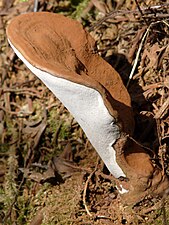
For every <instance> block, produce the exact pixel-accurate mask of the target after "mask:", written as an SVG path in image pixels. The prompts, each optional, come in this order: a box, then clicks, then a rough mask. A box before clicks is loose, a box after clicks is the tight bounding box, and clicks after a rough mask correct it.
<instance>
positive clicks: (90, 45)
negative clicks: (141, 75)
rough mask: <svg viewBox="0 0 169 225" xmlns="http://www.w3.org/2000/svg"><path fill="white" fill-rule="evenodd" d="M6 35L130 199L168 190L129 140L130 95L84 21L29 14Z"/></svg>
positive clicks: (155, 168) (164, 180)
mask: <svg viewBox="0 0 169 225" xmlns="http://www.w3.org/2000/svg"><path fill="white" fill-rule="evenodd" d="M7 36H8V40H9V43H10V45H11V47H12V48H13V50H14V51H15V53H16V54H17V56H18V57H19V58H20V59H21V60H22V61H23V62H24V63H25V65H26V66H27V67H28V68H29V69H30V70H31V71H32V72H33V73H34V74H35V75H36V76H37V77H38V78H39V79H40V80H42V81H43V82H44V83H45V85H46V86H47V87H48V88H49V89H50V90H51V91H52V92H53V93H54V94H55V96H56V97H57V98H58V99H59V100H60V101H61V102H62V103H63V104H64V105H65V107H66V108H67V109H68V110H69V111H70V113H71V114H72V115H73V116H74V118H75V119H76V121H77V122H78V123H79V124H80V126H81V127H82V129H83V130H84V132H85V134H86V136H87V137H88V139H89V140H90V142H91V144H92V145H93V146H94V148H95V149H96V151H97V152H98V154H99V155H100V157H101V158H102V160H103V162H104V163H105V165H106V166H107V168H108V170H109V171H110V173H111V174H112V175H113V176H114V177H115V178H116V181H117V188H118V190H119V192H120V193H121V194H123V196H125V199H126V201H127V202H135V201H137V200H139V199H140V198H142V197H143V196H145V195H146V194H148V193H150V192H154V193H155V194H160V193H163V191H164V190H165V189H166V188H167V187H168V179H167V177H166V176H165V175H164V174H163V172H162V170H161V169H160V168H159V167H158V166H157V165H153V163H152V162H151V158H150V155H149V154H148V153H147V152H146V151H145V150H144V148H143V147H141V146H140V145H139V144H137V143H136V142H135V141H133V139H132V138H130V137H131V136H132V134H133V130H134V120H133V113H132V109H131V101H130V96H129V94H128V92H127V90H126V88H125V86H124V85H123V82H122V80H121V78H120V76H119V74H118V73H117V72H116V71H115V70H114V69H113V68H112V67H111V66H110V65H109V64H108V63H107V62H106V61H104V60H103V59H102V58H101V57H100V56H99V55H98V54H96V53H95V41H94V40H93V38H92V37H91V36H90V34H89V33H87V32H86V31H85V30H84V29H83V27H82V26H81V24H79V23H78V22H77V21H74V20H72V19H69V18H66V17H64V16H62V15H57V14H53V13H47V12H38V13H28V14H24V15H20V16H18V17H16V18H14V19H13V20H12V21H11V23H10V24H9V25H8V27H7Z"/></svg>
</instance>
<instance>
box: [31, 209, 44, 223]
mask: <svg viewBox="0 0 169 225" xmlns="http://www.w3.org/2000/svg"><path fill="white" fill-rule="evenodd" d="M43 218H44V215H43V210H40V211H38V212H37V214H36V215H35V217H34V218H33V219H32V220H31V222H30V224H29V225H41V224H42V222H43Z"/></svg>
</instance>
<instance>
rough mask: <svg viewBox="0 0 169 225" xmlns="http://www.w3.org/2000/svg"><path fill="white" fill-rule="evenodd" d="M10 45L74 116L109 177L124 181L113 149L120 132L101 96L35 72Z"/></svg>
mask: <svg viewBox="0 0 169 225" xmlns="http://www.w3.org/2000/svg"><path fill="white" fill-rule="evenodd" d="M9 43H10V45H11V47H12V48H13V50H14V51H15V53H16V54H17V56H18V57H19V58H20V59H21V60H22V61H23V62H24V63H25V65H26V66H27V67H28V68H29V69H30V70H31V71H32V72H33V73H34V74H35V75H36V76H37V77H38V78H39V79H40V80H42V81H43V82H44V83H45V85H46V86H47V87H48V88H49V89H50V90H51V91H52V92H53V93H54V94H55V96H56V97H57V98H58V99H59V100H60V101H61V102H62V103H63V104H64V106H65V107H66V108H67V109H68V110H69V111H70V113H71V114H72V115H73V116H74V118H75V119H76V121H77V122H78V123H79V125H80V126H81V127H82V129H83V130H84V132H85V134H86V136H87V137H88V139H89V140H90V142H91V144H92V145H93V146H94V148H95V149H96V151H97V152H98V154H99V155H100V157H101V158H102V160H103V162H104V163H105V165H106V166H107V168H108V169H109V171H110V172H111V173H112V175H113V176H114V177H116V178H119V177H120V176H123V177H126V175H125V174H124V172H123V170H122V169H121V168H120V166H119V165H118V163H117V161H116V152H115V150H114V148H113V147H112V145H113V144H114V143H115V141H116V140H117V139H118V138H119V137H120V130H119V127H118V126H117V125H116V124H115V119H114V118H113V117H112V116H111V115H110V114H109V112H108V110H107V108H106V106H105V104H104V102H103V99H102V96H101V94H100V93H99V92H98V91H97V90H95V89H93V88H90V87H86V86H85V85H81V84H77V83H73V82H72V81H68V80H66V79H63V78H60V77H56V76H53V75H51V74H49V73H47V72H45V71H42V70H40V69H37V68H36V67H34V66H32V65H31V64H30V63H29V62H28V61H27V60H26V59H25V58H24V57H23V55H22V54H21V53H20V52H19V51H18V50H17V49H16V48H15V47H14V46H13V45H12V43H11V42H10V41H9ZM126 192H127V190H126V189H124V188H123V187H122V190H121V191H120V193H126Z"/></svg>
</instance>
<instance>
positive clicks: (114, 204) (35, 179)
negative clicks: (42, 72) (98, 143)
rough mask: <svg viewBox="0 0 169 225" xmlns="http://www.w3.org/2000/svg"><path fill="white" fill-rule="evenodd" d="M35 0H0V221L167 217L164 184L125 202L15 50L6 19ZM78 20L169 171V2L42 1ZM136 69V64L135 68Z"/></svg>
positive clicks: (42, 7)
mask: <svg viewBox="0 0 169 225" xmlns="http://www.w3.org/2000/svg"><path fill="white" fill-rule="evenodd" d="M33 9H34V1H33V0H27V1H18V0H15V1H14V0H8V1H3V2H2V3H0V42H1V49H0V51H1V54H0V65H1V67H0V83H1V85H0V157H1V158H0V193H1V195H0V223H1V224H19V225H21V224H31V225H40V224H44V225H48V224H59V225H67V224H103V225H104V224H118V225H119V224H131V225H132V224H164V225H166V224H168V223H169V198H168V190H166V191H165V192H164V193H163V196H153V195H151V194H149V195H148V196H146V197H145V198H143V199H142V200H141V201H140V202H138V203H137V204H134V205H129V206H126V205H124V203H123V199H122V198H121V196H120V195H119V194H118V192H117V189H116V186H115V183H114V180H113V178H112V176H111V175H110V174H109V172H108V171H107V169H106V168H105V166H104V164H103V162H102V161H101V160H100V158H99V157H98V156H97V153H96V152H95V150H94V149H93V147H92V146H91V144H90V143H89V141H88V140H87V138H86V137H85V134H84V133H83V131H82V130H81V128H80V127H79V125H78V124H77V123H76V121H75V120H74V118H73V117H72V116H71V115H70V114H69V112H68V111H67V110H66V109H65V108H64V106H63V105H62V104H61V103H60V102H59V101H58V100H57V99H56V98H55V96H54V95H53V94H52V93H51V92H50V91H49V90H48V89H47V88H46V87H45V86H44V85H43V83H41V82H40V80H38V79H37V78H36V77H35V76H34V75H33V74H32V73H31V72H30V71H29V70H28V69H27V68H26V67H25V66H24V64H23V63H22V62H21V61H20V60H19V59H18V58H17V57H16V55H15V54H14V53H13V51H12V49H11V48H10V47H9V44H8V42H7V38H6V26H7V24H9V23H10V21H11V19H12V18H13V17H15V16H17V15H19V14H21V13H25V12H32V11H33ZM37 10H38V11H47V12H55V13H62V14H64V15H65V16H68V17H71V18H73V19H75V20H78V21H79V22H80V23H81V24H82V25H83V27H85V29H86V30H88V32H90V34H91V35H92V36H93V38H94V39H95V40H96V44H97V49H96V50H95V51H97V52H98V53H99V54H100V56H101V57H102V58H104V59H105V60H106V61H107V62H108V63H109V64H110V65H111V66H113V67H114V68H115V69H116V70H117V71H118V73H119V74H120V76H121V78H122V80H123V82H124V84H125V86H126V88H127V89H128V92H129V94H130V96H131V100H132V102H131V104H132V107H133V113H134V117H135V131H134V137H133V138H134V139H135V140H136V141H137V142H139V143H140V144H141V145H142V146H144V148H145V149H146V151H148V152H150V153H152V162H153V163H154V164H157V165H159V167H160V168H162V169H163V171H164V173H166V174H167V175H168V173H169V166H168V165H169V154H168V151H169V145H168V140H169V58H168V53H169V45H168V43H169V41H168V36H169V29H168V28H169V24H168V23H169V22H168V21H169V4H168V3H167V1H163V2H161V1H158V0H155V1H151V0H146V1H144V2H142V1H136V0H135V1H106V0H105V1H87V0H83V1H66V0H65V1H44V0H39V1H38V8H37ZM131 71H133V73H131Z"/></svg>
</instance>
